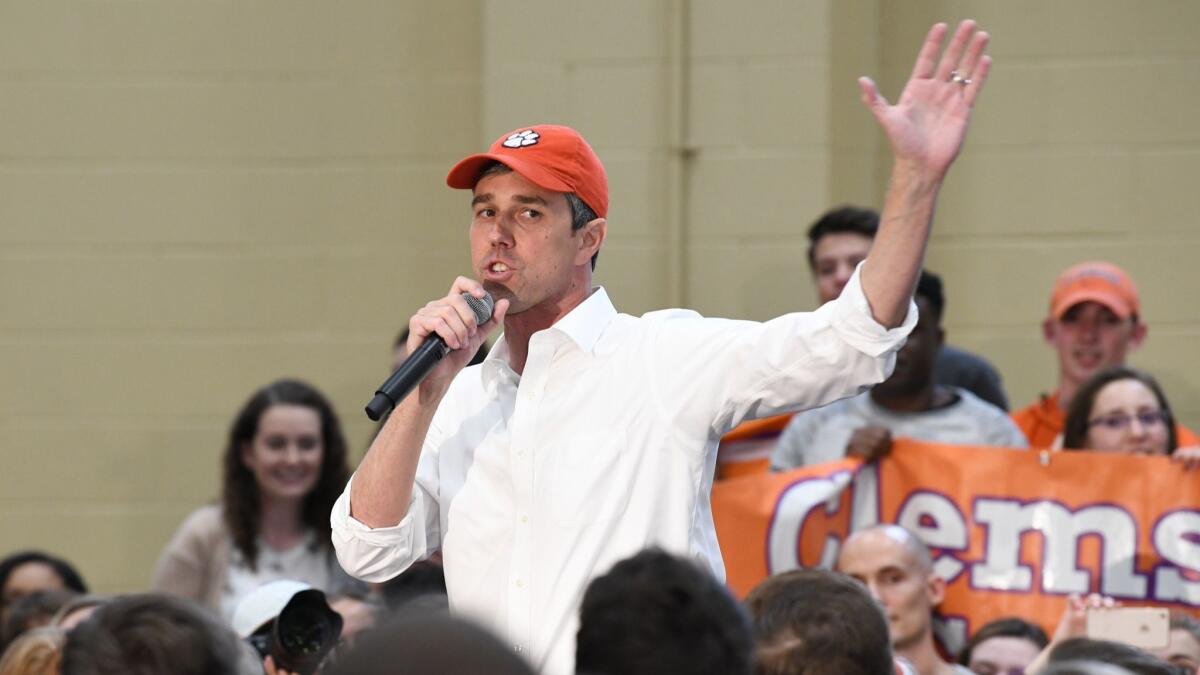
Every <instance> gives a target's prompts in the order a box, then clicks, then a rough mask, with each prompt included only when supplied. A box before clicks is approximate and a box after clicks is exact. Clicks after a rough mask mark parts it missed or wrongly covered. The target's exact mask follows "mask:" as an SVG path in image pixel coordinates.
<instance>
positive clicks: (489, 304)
mask: <svg viewBox="0 0 1200 675" xmlns="http://www.w3.org/2000/svg"><path fill="white" fill-rule="evenodd" d="M462 296H463V300H466V301H467V306H468V307H470V308H471V311H472V312H474V313H475V323H477V324H479V325H480V326H482V325H483V324H485V323H487V321H488V319H490V318H492V310H494V309H495V308H496V301H495V300H492V294H491V293H487V292H485V293H484V294H483V297H482V298H477V297H475V296H474V295H471V294H470V293H463V294H462Z"/></svg>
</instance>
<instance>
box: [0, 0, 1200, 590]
mask: <svg viewBox="0 0 1200 675" xmlns="http://www.w3.org/2000/svg"><path fill="white" fill-rule="evenodd" d="M968 15H975V16H977V17H978V18H980V19H981V20H982V21H985V22H986V23H987V25H988V26H989V27H990V28H991V29H992V30H993V32H994V33H996V35H997V38H996V42H995V47H994V49H993V53H994V54H995V55H996V57H997V59H998V60H999V61H1000V66H999V67H998V68H997V70H996V74H995V76H994V80H993V82H992V83H991V85H990V87H989V90H988V92H987V93H986V95H985V98H984V101H983V102H982V105H981V108H980V112H979V116H978V118H977V120H976V124H975V128H974V129H973V132H972V138H971V142H970V145H969V147H968V149H967V151H966V153H965V154H964V156H963V158H962V160H961V161H960V164H959V166H958V167H957V169H956V172H955V174H954V175H953V177H952V179H951V181H950V183H949V184H948V185H947V187H946V190H945V192H944V194H943V207H942V210H941V212H940V214H939V221H938V225H937V229H936V230H935V237H934V242H933V248H932V252H931V255H930V266H931V267H932V268H933V269H935V270H937V271H939V272H941V273H942V274H943V275H944V277H945V278H946V280H947V284H948V292H949V296H950V309H949V316H948V317H947V320H948V328H949V330H950V332H951V335H952V336H953V339H954V341H955V342H956V343H958V344H961V345H964V346H968V347H971V348H975V349H978V350H980V351H984V352H986V353H988V354H989V355H991V356H992V357H993V358H994V360H995V362H996V363H997V365H998V366H1000V367H1001V369H1002V370H1003V371H1004V374H1005V377H1006V380H1007V384H1008V387H1009V392H1010V395H1011V396H1012V398H1013V399H1014V401H1017V402H1023V401H1026V400H1028V399H1031V398H1032V397H1033V396H1034V395H1035V394H1036V392H1037V391H1038V390H1039V388H1042V387H1045V386H1047V385H1048V384H1049V375H1048V374H1047V373H1048V372H1049V368H1050V366H1051V364H1052V361H1051V357H1050V355H1049V353H1048V351H1047V350H1045V349H1044V348H1043V347H1042V346H1041V345H1040V343H1039V341H1038V338H1037V333H1036V324H1037V321H1038V320H1039V319H1040V317H1041V316H1042V313H1043V311H1044V305H1045V301H1046V289H1047V288H1048V286H1049V284H1050V283H1051V281H1052V279H1053V276H1054V274H1055V273H1056V272H1057V270H1058V269H1059V268H1061V267H1063V266H1065V265H1067V264H1070V263H1071V262H1075V261H1076V260H1079V259H1083V258H1086V257H1097V256H1104V257H1111V258H1112V259H1114V260H1116V261H1118V262H1120V263H1122V264H1124V265H1126V266H1128V267H1129V269H1130V271H1131V272H1132V273H1133V274H1134V275H1135V276H1136V277H1137V278H1138V280H1139V282H1140V283H1141V285H1142V288H1143V293H1144V295H1145V296H1146V302H1145V313H1146V315H1147V317H1148V318H1149V320H1150V321H1151V324H1152V328H1151V339H1150V341H1149V343H1148V344H1147V346H1146V348H1145V349H1144V350H1143V352H1142V353H1141V354H1139V355H1138V357H1137V358H1136V359H1135V360H1136V362H1137V363H1139V364H1141V365H1145V366H1147V367H1149V368H1152V369H1154V370H1156V371H1157V372H1158V373H1159V374H1160V375H1161V376H1162V378H1163V380H1164V382H1165V383H1166V385H1167V387H1168V389H1169V391H1170V394H1171V395H1172V397H1173V398H1174V400H1175V402H1176V407H1177V408H1180V409H1181V411H1182V412H1183V414H1184V415H1185V416H1186V417H1187V418H1188V420H1189V421H1190V422H1191V423H1192V424H1193V425H1200V368H1198V367H1197V366H1196V365H1195V361H1194V360H1193V359H1191V358H1190V356H1191V353H1190V352H1191V350H1190V349H1189V347H1190V346H1191V345H1192V344H1194V342H1193V341H1192V338H1193V337H1194V336H1195V335H1196V334H1197V333H1198V332H1200V303H1197V302H1195V300H1194V299H1193V298H1192V297H1191V295H1192V294H1193V291H1194V289H1195V288H1196V287H1197V283H1196V282H1197V274H1198V273H1197V272H1196V271H1195V269H1194V266H1193V265H1190V264H1189V263H1190V262H1191V260H1192V259H1194V258H1196V257H1197V256H1196V254H1197V253H1200V251H1198V250H1197V249H1198V242H1200V237H1198V235H1197V234H1196V228H1195V226H1194V225H1193V223H1192V219H1193V218H1194V214H1195V213H1196V212H1197V210H1198V208H1197V207H1200V202H1198V200H1200V197H1198V196H1197V191H1196V190H1195V189H1194V188H1192V183H1194V182H1195V181H1194V177H1195V176H1196V175H1197V173H1198V172H1197V169H1198V168H1200V162H1198V160H1197V149H1198V148H1200V143H1197V138H1196V134H1197V133H1200V132H1197V131H1196V130H1195V127H1194V125H1192V124H1189V122H1191V120H1190V118H1189V115H1188V113H1187V112H1185V111H1189V110H1194V109H1196V107H1197V105H1196V104H1197V103H1200V101H1197V100H1196V99H1197V97H1198V96H1200V94H1198V93H1197V92H1200V88H1198V87H1196V84H1197V82H1196V80H1197V78H1198V73H1200V69H1198V68H1197V50H1196V48H1195V47H1194V46H1193V45H1192V44H1191V42H1190V40H1189V38H1188V32H1189V28H1188V27H1189V26H1194V25H1197V20H1198V19H1200V6H1196V5H1194V3H1189V2H1175V3H1167V2H1162V3H1133V2H1128V3H1118V2H1061V3H1041V2H1005V3H992V2H933V1H932V0H923V1H921V2H907V3H892V2H884V1H881V0H863V1H860V2H835V1H833V0H805V1H803V2H753V3H731V2H723V1H719V0H691V1H684V0H657V1H651V2H640V1H636V0H621V1H618V2H610V3H585V2H580V1H578V0H572V1H570V2H560V1H557V0H529V1H526V2H501V1H499V0H487V1H484V2H478V1H474V2H471V1H466V0H461V1H453V2H446V1H443V2H438V3H423V2H415V1H403V2H400V1H398V2H390V3H366V2H350V3H338V4H337V5H329V4H328V3H317V2H311V1H309V0H303V1H301V2H288V3H283V2H267V3H256V4H253V5H248V6H247V5H243V4H242V3H234V2H212V3H199V4H196V3H164V4H159V3H116V4H113V3H83V2H71V3H36V2H31V1H29V0H24V1H19V2H11V3H6V4H5V5H4V6H3V7H2V8H0V89H2V90H3V93H2V95H0V279H2V280H3V282H2V283H0V297H2V299H3V300H2V302H0V307H2V308H3V312H0V373H2V375H3V378H4V382H5V385H6V386H5V387H4V388H3V394H2V396H3V406H2V407H0V453H2V454H0V460H2V465H0V467H2V468H0V542H3V545H2V546H0V548H2V549H4V550H5V551H7V550H12V549H15V548H19V547H25V546H37V547H44V548H48V549H51V550H54V551H56V552H59V553H62V554H65V555H68V556H69V557H71V558H72V559H74V560H77V561H78V562H79V563H80V564H81V566H82V567H83V569H84V571H85V572H86V574H87V576H88V577H89V579H90V580H91V581H92V582H93V584H94V585H95V586H97V587H98V588H99V589H101V590H104V591H122V590H134V589H139V588H142V587H144V585H145V583H146V581H147V579H148V576H149V573H150V568H151V566H152V564H153V561H154V559H155V557H156V555H157V553H158V551H159V548H160V547H161V545H162V543H163V542H164V541H165V539H166V537H167V536H169V534H170V532H171V531H172V530H173V529H174V527H175V526H176V525H177V523H178V522H179V519H180V518H181V517H182V516H183V515H184V514H185V513H186V512H187V511H188V510H190V509H192V508H194V507H195V506H196V505H198V504H200V503H202V502H204V501H206V500H208V499H211V498H212V497H214V496H215V495H216V491H217V488H218V475H217V474H218V468H217V459H218V455H219V452H220V449H221V444H222V438H223V435H224V433H225V431H226V427H227V425H228V423H229V420H230V417H231V416H232V414H233V412H234V410H235V409H236V408H237V407H238V405H240V404H241V402H242V401H243V400H244V399H245V398H246V397H247V396H248V395H249V393H250V391H251V390H252V389H254V388H255V387H257V386H258V385H260V384H262V383H265V382H266V381H269V380H270V379H272V378H274V377H277V376H280V375H285V374H290V375H296V376H300V377H304V378H307V379H309V380H311V381H313V382H314V383H316V384H318V385H319V386H321V387H322V388H323V389H325V390H326V391H327V392H328V393H329V394H330V395H331V396H332V397H333V399H334V402H335V404H336V406H337V407H338V409H339V411H340V412H341V413H342V416H343V419H344V420H345V422H346V424H347V429H348V433H349V435H350V439H351V443H352V445H353V446H354V447H355V448H356V449H361V447H362V446H363V445H364V444H365V442H366V439H367V437H368V435H369V432H370V425H369V424H368V423H367V422H366V420H365V418H364V417H363V416H362V413H361V407H362V405H363V404H364V403H365V400H366V394H369V393H370V389H371V388H372V387H374V386H375V385H376V384H377V383H378V380H379V379H380V378H381V377H382V376H383V375H384V374H385V369H386V363H387V361H386V360H387V346H388V342H389V341H390V340H391V338H392V337H393V335H394V333H395V331H396V330H397V329H398V328H399V326H400V325H401V324H402V323H403V322H404V320H405V319H406V317H407V316H408V314H409V313H411V312H412V311H413V309H415V307H417V306H418V305H419V304H422V303H423V302H425V301H426V300H427V299H428V298H430V297H434V296H437V295H440V294H442V293H444V291H445V288H446V287H447V285H448V284H449V282H450V280H452V278H453V276H454V275H456V274H459V273H463V272H466V271H467V269H468V267H467V255H466V239H465V234H466V222H467V217H468V216H467V213H468V207H467V205H466V201H465V199H464V198H463V195H461V194H456V193H455V192H453V191H450V190H448V189H446V188H444V186H443V185H442V178H443V176H444V173H445V170H446V169H447V168H448V166H449V165H450V163H451V162H453V161H454V160H455V159H457V158H458V157H460V156H461V155H463V154H465V153H467V152H470V151H474V150H476V149H478V148H479V147H481V146H482V145H483V144H485V143H487V142H490V141H491V140H493V139H494V138H495V137H496V136H497V135H499V134H500V133H501V132H504V131H507V130H509V129H511V128H513V127H515V126H517V125H520V124H525V123H528V122H532V121H558V122H564V123H568V124H572V125H574V126H577V127H578V128H580V129H581V130H583V132H584V133H585V134H586V135H587V136H588V137H589V138H590V139H591V140H592V141H593V143H594V144H595V145H596V147H597V150H598V151H599V153H600V155H601V157H602V158H603V159H604V160H605V162H606V164H607V166H608V168H609V171H610V174H611V180H612V201H613V206H612V210H611V214H610V220H611V221H612V230H611V238H610V241H609V243H608V244H607V245H606V248H605V250H604V253H603V254H602V255H601V259H600V267H599V280H600V282H601V283H604V284H605V285H606V286H607V287H608V288H609V290H610V292H611V293H612V294H613V296H614V298H615V299H616V302H617V303H618V305H619V306H620V307H621V308H622V309H623V310H624V311H627V312H632V313H640V312H643V311H647V310H650V309H654V308H657V307H662V306H667V305H675V304H684V305H687V306H692V307H695V308H697V309H699V310H701V311H703V312H705V313H708V314H713V315H724V316H735V317H746V318H760V319H761V318H766V317H769V316H772V315H775V314H777V313H779V312H783V311H786V310H788V309H791V308H794V307H801V308H805V307H809V306H811V305H812V303H813V294H812V289H811V285H810V284H809V282H808V276H807V270H806V269H805V265H804V262H803V256H804V249H805V243H804V235H803V231H804V229H805V228H806V227H807V224H808V223H809V222H810V221H811V220H812V219H813V218H814V217H815V216H816V215H817V214H818V213H820V212H821V211H822V210H823V209H825V208H826V207H828V206H830V205H832V204H835V203H840V202H845V201H853V202H859V203H866V204H871V205H878V204H879V202H880V200H881V198H882V193H883V182H884V180H885V177H886V170H887V159H886V152H885V149H884V148H883V147H881V139H880V137H879V135H878V133H877V132H876V131H875V128H874V123H873V122H872V121H871V119H870V117H869V116H868V115H867V114H866V113H865V112H864V111H863V110H861V108H860V107H859V103H858V101H857V92H856V88H855V85H854V78H855V76H856V75H858V74H862V73H869V74H876V75H877V76H878V77H877V79H878V80H879V81H880V83H881V85H882V86H883V87H884V91H885V93H886V94H887V95H888V96H890V97H893V98H894V97H895V96H896V95H897V93H898V87H899V86H900V83H901V82H902V81H903V77H904V74H905V73H906V72H907V70H908V68H909V66H910V64H911V60H912V56H913V54H914V52H915V49H916V47H917V45H918V44H919V42H920V39H921V37H922V35H923V33H924V30H925V28H927V26H928V24H929V23H931V22H932V21H934V20H936V19H946V20H951V21H954V20H957V19H958V18H961V17H963V16H968Z"/></svg>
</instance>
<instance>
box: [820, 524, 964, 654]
mask: <svg viewBox="0 0 1200 675" xmlns="http://www.w3.org/2000/svg"><path fill="white" fill-rule="evenodd" d="M837 571H839V572H842V573H843V574H846V575H848V576H850V577H851V578H853V579H856V580H858V581H859V582H861V583H862V584H863V585H865V586H866V587H867V589H868V590H869V591H870V592H871V595H872V596H873V597H874V598H875V599H876V600H878V601H879V602H880V604H882V605H883V610H884V614H885V615H886V616H887V619H888V631H889V633H890V634H891V638H892V645H893V646H894V647H895V648H896V651H898V652H901V653H902V652H903V650H905V649H907V648H909V647H912V646H914V645H916V644H918V643H919V642H920V641H922V640H926V639H929V640H932V639H933V633H932V626H933V619H932V613H933V609H934V608H935V607H936V606H937V604H938V603H939V602H941V601H942V597H943V596H944V595H945V590H946V583H945V581H943V580H942V579H940V578H939V577H937V576H936V575H935V574H934V573H933V559H932V557H931V556H930V553H929V548H928V547H927V546H925V544H924V543H923V542H922V541H921V540H920V539H918V538H917V537H916V536H915V535H913V534H912V533H911V532H909V531H908V530H906V529H904V528H902V527H899V526H897V525H878V526H875V527H871V528H868V529H865V530H860V531H859V532H855V533H854V534H853V535H851V536H850V537H849V538H847V539H846V541H845V543H843V544H842V550H841V554H840V555H839V556H838V561H837Z"/></svg>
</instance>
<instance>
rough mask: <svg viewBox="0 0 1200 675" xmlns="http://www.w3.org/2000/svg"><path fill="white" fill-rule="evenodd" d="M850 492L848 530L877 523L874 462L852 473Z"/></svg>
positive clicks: (877, 483)
mask: <svg viewBox="0 0 1200 675" xmlns="http://www.w3.org/2000/svg"><path fill="white" fill-rule="evenodd" d="M850 492H851V494H850V531H851V532H858V531H859V530H865V529H867V528H868V527H873V526H875V525H878V524H879V466H878V465H876V464H874V463H871V464H864V465H862V466H861V467H860V468H859V469H858V473H856V474H854V485H853V486H852V487H851V488H850ZM830 567H833V565H832V564H831V565H830Z"/></svg>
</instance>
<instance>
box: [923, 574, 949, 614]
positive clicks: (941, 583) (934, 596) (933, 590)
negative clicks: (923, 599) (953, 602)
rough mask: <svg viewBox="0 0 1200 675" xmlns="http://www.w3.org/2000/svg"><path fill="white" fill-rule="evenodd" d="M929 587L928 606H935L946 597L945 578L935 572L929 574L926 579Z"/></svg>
mask: <svg viewBox="0 0 1200 675" xmlns="http://www.w3.org/2000/svg"><path fill="white" fill-rule="evenodd" d="M926 585H927V586H928V588H929V606H930V607H937V606H938V605H940V604H942V600H945V599H946V580H945V579H943V578H941V577H940V576H938V575H936V574H930V575H929V578H928V579H927V580H926Z"/></svg>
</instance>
